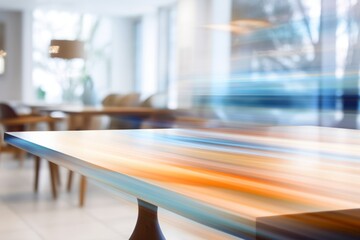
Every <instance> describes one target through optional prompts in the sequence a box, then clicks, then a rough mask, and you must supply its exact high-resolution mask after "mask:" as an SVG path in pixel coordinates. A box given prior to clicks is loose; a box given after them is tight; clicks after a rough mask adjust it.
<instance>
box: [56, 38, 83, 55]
mask: <svg viewBox="0 0 360 240" xmlns="http://www.w3.org/2000/svg"><path fill="white" fill-rule="evenodd" d="M49 52H50V57H52V58H62V59H74V58H85V51H84V42H83V41H79V40H51V42H50V48H49Z"/></svg>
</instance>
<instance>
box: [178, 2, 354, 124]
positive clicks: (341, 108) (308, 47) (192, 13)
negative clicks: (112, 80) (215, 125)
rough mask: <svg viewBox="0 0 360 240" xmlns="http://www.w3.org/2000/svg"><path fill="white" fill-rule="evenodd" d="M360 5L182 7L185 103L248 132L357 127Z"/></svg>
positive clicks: (181, 88)
mask: <svg viewBox="0 0 360 240" xmlns="http://www.w3.org/2000/svg"><path fill="white" fill-rule="evenodd" d="M359 4H360V3H359V1H357V0H345V1H340V0H338V1H336V0H266V1H265V0H253V1H246V0H232V1H231V0H196V1H190V0H183V1H181V2H180V6H179V23H180V26H181V25H182V27H180V33H179V34H180V36H179V41H180V42H179V56H180V59H179V61H180V62H179V83H178V85H179V87H178V93H179V97H178V102H179V103H181V104H182V106H183V107H193V108H196V109H198V111H199V112H203V114H206V115H209V116H211V117H216V118H219V119H222V120H224V121H228V122H236V123H240V124H241V123H244V122H248V123H259V124H311V125H323V126H343V127H351V128H354V127H356V114H357V109H358V82H359V81H358V78H359V59H358V56H359V54H357V53H358V51H359V50H358V49H359V46H358V44H359V39H358V36H359V29H358V26H359V25H358V24H359V17H358V15H359V14H356V13H357V12H359ZM185 26H186V27H185Z"/></svg>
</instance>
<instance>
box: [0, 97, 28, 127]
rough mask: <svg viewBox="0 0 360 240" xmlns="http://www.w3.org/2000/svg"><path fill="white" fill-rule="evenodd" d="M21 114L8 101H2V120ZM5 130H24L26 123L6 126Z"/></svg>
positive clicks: (0, 117)
mask: <svg viewBox="0 0 360 240" xmlns="http://www.w3.org/2000/svg"><path fill="white" fill-rule="evenodd" d="M17 117H19V115H18V114H17V113H16V112H15V110H14V109H13V108H12V107H11V106H10V105H9V104H6V103H0V120H2V119H7V118H17ZM4 129H5V131H24V129H25V126H24V125H16V126H4Z"/></svg>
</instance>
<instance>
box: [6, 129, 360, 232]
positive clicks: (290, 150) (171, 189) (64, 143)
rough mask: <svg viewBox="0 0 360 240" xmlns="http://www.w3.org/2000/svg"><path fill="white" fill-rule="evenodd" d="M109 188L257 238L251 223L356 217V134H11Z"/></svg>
mask: <svg viewBox="0 0 360 240" xmlns="http://www.w3.org/2000/svg"><path fill="white" fill-rule="evenodd" d="M5 138H6V141H8V142H9V143H11V144H14V145H16V146H19V147H22V148H24V149H25V150H27V151H30V152H32V153H33V154H38V155H40V156H42V157H45V158H47V159H49V160H51V161H54V162H55V163H57V164H60V165H64V166H67V167H69V168H70V169H73V170H75V171H79V172H80V173H82V174H84V175H85V176H88V177H92V178H95V179H97V180H100V181H102V182H104V183H106V184H108V185H109V186H110V187H112V188H116V189H118V190H120V191H124V192H127V193H129V194H132V195H134V196H135V197H137V198H139V199H143V200H146V201H147V202H149V203H151V204H154V205H156V206H159V207H163V208H166V209H169V210H171V211H174V212H176V213H179V214H181V215H183V216H185V217H188V218H191V219H194V220H196V221H198V222H201V223H204V224H206V225H208V226H211V227H214V228H217V229H220V230H222V231H225V232H228V233H230V234H234V235H236V236H241V237H245V238H253V237H254V236H255V235H256V226H255V225H256V219H258V218H264V217H271V216H281V215H289V214H302V213H311V212H320V211H337V210H343V209H356V208H360V197H359V196H360V161H359V157H360V149H359V147H358V146H359V144H360V133H359V132H358V131H353V130H344V129H331V128H318V127H282V128H280V127H277V128H263V129H251V130H242V131H236V130H231V131H227V130H221V131H220V130H186V129H158V130H114V131H110V130H108V131H106V130H105V131H68V132H46V133H44V132H31V133H30V132H28V133H20V132H19V133H7V134H6V136H5Z"/></svg>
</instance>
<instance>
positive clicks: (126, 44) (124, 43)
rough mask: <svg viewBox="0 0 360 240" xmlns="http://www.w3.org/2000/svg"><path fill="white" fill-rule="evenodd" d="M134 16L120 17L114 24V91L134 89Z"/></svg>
mask: <svg viewBox="0 0 360 240" xmlns="http://www.w3.org/2000/svg"><path fill="white" fill-rule="evenodd" d="M134 21H135V20H133V19H132V18H120V17H119V18H118V19H115V20H114V25H113V36H114V39H113V46H112V48H113V56H112V61H113V63H112V69H111V83H110V86H111V90H112V92H114V93H129V92H132V91H134V78H135V76H134V72H135V70H134V68H135V66H134V64H135V59H134V55H135V39H134V38H135V33H134Z"/></svg>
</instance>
